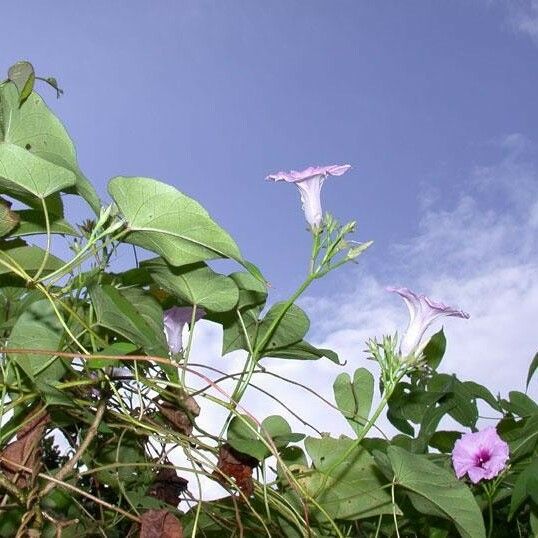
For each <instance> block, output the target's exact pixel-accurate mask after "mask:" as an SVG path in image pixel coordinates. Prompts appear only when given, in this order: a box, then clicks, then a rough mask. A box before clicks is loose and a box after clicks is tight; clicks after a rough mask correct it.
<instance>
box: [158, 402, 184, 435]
mask: <svg viewBox="0 0 538 538" xmlns="http://www.w3.org/2000/svg"><path fill="white" fill-rule="evenodd" d="M158 405H159V410H160V411H161V413H162V414H163V416H164V417H165V418H166V420H168V422H169V423H170V424H171V425H172V426H173V428H174V429H175V430H176V431H177V432H179V433H181V434H183V435H186V436H189V435H191V433H192V429H193V424H192V420H191V419H190V418H189V416H188V415H187V413H185V411H183V410H182V409H180V408H178V406H176V405H174V404H171V403H169V402H163V403H161V404H158Z"/></svg>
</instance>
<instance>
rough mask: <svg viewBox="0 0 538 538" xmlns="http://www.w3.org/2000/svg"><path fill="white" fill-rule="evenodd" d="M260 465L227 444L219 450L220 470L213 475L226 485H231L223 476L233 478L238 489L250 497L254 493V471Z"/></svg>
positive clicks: (218, 466)
mask: <svg viewBox="0 0 538 538" xmlns="http://www.w3.org/2000/svg"><path fill="white" fill-rule="evenodd" d="M258 463H259V462H258V460H257V459H256V458H253V457H252V456H249V455H248V454H243V453H242V452H239V451H238V450H235V449H233V448H232V447H231V446H230V445H229V444H227V443H226V444H224V445H222V446H221V447H220V449H219V459H218V461H217V469H218V470H216V471H214V472H213V474H214V475H215V476H216V477H217V479H218V480H219V482H221V483H222V484H224V485H229V483H228V482H227V481H226V479H225V478H224V477H223V476H222V474H224V475H225V476H227V477H229V478H232V479H233V480H235V483H236V484H237V487H238V488H239V489H240V490H241V491H242V492H243V494H244V495H245V496H246V497H250V496H251V495H252V494H253V493H254V481H253V480H252V470H253V469H254V468H255V467H256V466H257V465H258ZM219 471H220V472H219ZM221 473H222V474H221Z"/></svg>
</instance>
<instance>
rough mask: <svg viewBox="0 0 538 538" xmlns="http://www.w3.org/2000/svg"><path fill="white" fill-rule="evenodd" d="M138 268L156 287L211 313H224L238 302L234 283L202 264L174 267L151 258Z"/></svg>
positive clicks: (237, 293) (158, 259) (160, 259)
mask: <svg viewBox="0 0 538 538" xmlns="http://www.w3.org/2000/svg"><path fill="white" fill-rule="evenodd" d="M141 266H142V268H143V269H147V270H148V272H149V273H150V275H151V278H152V279H153V281H154V282H155V283H156V284H157V285H158V286H160V287H161V288H164V289H165V290H166V291H168V292H169V293H171V294H173V295H175V296H176V297H179V298H180V299H181V300H182V301H185V302H187V303H188V304H191V305H197V306H201V307H202V308H205V309H207V310H211V311H213V312H226V311H228V310H232V309H233V308H234V307H235V306H236V304H237V301H238V300H239V290H238V288H237V286H236V284H235V282H234V281H233V280H232V279H231V278H228V277H226V276H224V275H219V274H218V273H215V272H214V271H213V270H212V269H210V268H209V267H208V266H207V265H206V264H205V263H203V262H200V263H196V264H190V265H183V266H181V267H174V266H172V265H169V264H168V263H166V261H165V260H163V259H162V258H153V259H151V260H147V261H144V262H142V263H141Z"/></svg>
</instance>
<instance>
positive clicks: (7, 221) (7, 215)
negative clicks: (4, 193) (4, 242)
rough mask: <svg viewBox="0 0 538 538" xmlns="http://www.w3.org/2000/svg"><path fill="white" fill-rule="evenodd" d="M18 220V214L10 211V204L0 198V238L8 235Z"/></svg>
mask: <svg viewBox="0 0 538 538" xmlns="http://www.w3.org/2000/svg"><path fill="white" fill-rule="evenodd" d="M20 220H21V218H20V216H19V214H18V213H15V212H14V211H11V202H8V201H7V200H4V199H3V198H0V237H3V236H4V235H6V234H8V233H9V232H10V231H11V230H12V229H13V228H15V226H17V224H19V221H20Z"/></svg>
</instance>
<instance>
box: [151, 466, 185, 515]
mask: <svg viewBox="0 0 538 538" xmlns="http://www.w3.org/2000/svg"><path fill="white" fill-rule="evenodd" d="M188 483H189V481H188V480H185V479H184V478H181V477H180V476H179V475H178V474H177V472H176V470H175V469H171V468H168V467H165V468H162V469H161V470H160V471H159V472H158V473H157V476H156V477H155V480H154V481H153V484H152V485H151V487H150V489H149V495H151V496H152V497H155V498H156V499H159V500H160V501H164V502H166V503H168V504H171V505H173V506H177V505H178V504H179V501H180V496H181V494H182V493H183V492H184V491H187V484H188Z"/></svg>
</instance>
